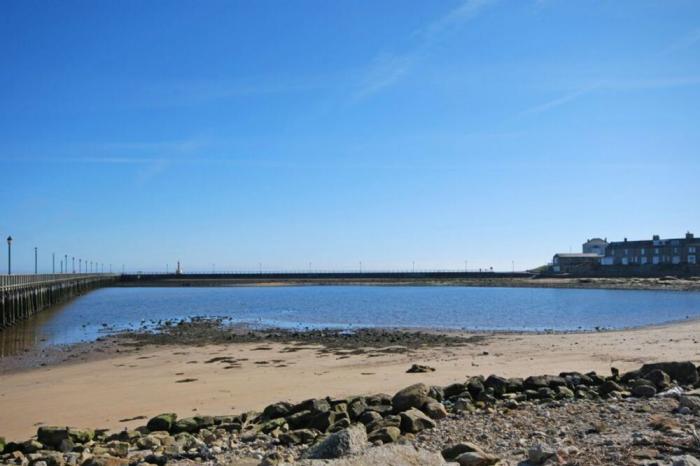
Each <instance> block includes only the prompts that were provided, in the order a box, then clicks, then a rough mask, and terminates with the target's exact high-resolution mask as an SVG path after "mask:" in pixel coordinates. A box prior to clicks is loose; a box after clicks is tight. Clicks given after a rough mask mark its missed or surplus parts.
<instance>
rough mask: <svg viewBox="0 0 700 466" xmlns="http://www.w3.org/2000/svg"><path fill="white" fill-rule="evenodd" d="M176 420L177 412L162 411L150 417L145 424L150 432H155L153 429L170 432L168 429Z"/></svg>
mask: <svg viewBox="0 0 700 466" xmlns="http://www.w3.org/2000/svg"><path fill="white" fill-rule="evenodd" d="M176 420H177V414H175V413H163V414H159V415H158V416H156V417H153V418H151V419H150V420H149V421H148V424H146V427H147V428H148V430H149V431H151V432H155V431H159V430H164V431H166V432H170V429H172V427H173V424H175V421H176Z"/></svg>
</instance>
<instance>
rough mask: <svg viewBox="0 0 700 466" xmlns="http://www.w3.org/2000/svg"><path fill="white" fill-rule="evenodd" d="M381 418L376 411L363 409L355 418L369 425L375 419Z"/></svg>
mask: <svg viewBox="0 0 700 466" xmlns="http://www.w3.org/2000/svg"><path fill="white" fill-rule="evenodd" d="M381 418H382V415H381V414H379V413H378V412H376V411H365V412H364V413H362V414H361V415H360V416H359V417H358V418H357V420H358V421H360V422H361V423H363V424H364V425H369V424H371V423H373V422H375V421H378V420H380V419H381Z"/></svg>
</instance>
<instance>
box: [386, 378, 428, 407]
mask: <svg viewBox="0 0 700 466" xmlns="http://www.w3.org/2000/svg"><path fill="white" fill-rule="evenodd" d="M429 392H430V387H428V386H427V385H426V384H424V383H417V384H414V385H411V386H409V387H406V388H404V389H403V390H400V391H399V392H398V393H396V395H394V397H393V398H392V399H391V405H392V406H393V407H394V411H395V412H397V413H400V412H402V411H406V410H408V409H411V408H420V407H421V406H423V404H424V403H425V402H426V401H428V393H429Z"/></svg>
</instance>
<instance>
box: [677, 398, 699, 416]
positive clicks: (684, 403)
mask: <svg viewBox="0 0 700 466" xmlns="http://www.w3.org/2000/svg"><path fill="white" fill-rule="evenodd" d="M678 401H679V403H680V406H681V408H688V409H690V411H691V412H692V413H693V414H700V397H698V396H687V395H682V396H681V397H680V399H679V400H678Z"/></svg>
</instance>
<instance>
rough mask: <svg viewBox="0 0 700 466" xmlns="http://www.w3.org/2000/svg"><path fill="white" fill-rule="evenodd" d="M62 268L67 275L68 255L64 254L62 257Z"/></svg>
mask: <svg viewBox="0 0 700 466" xmlns="http://www.w3.org/2000/svg"><path fill="white" fill-rule="evenodd" d="M63 266H64V267H63V271H64V272H65V273H68V254H65V255H64V256H63Z"/></svg>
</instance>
